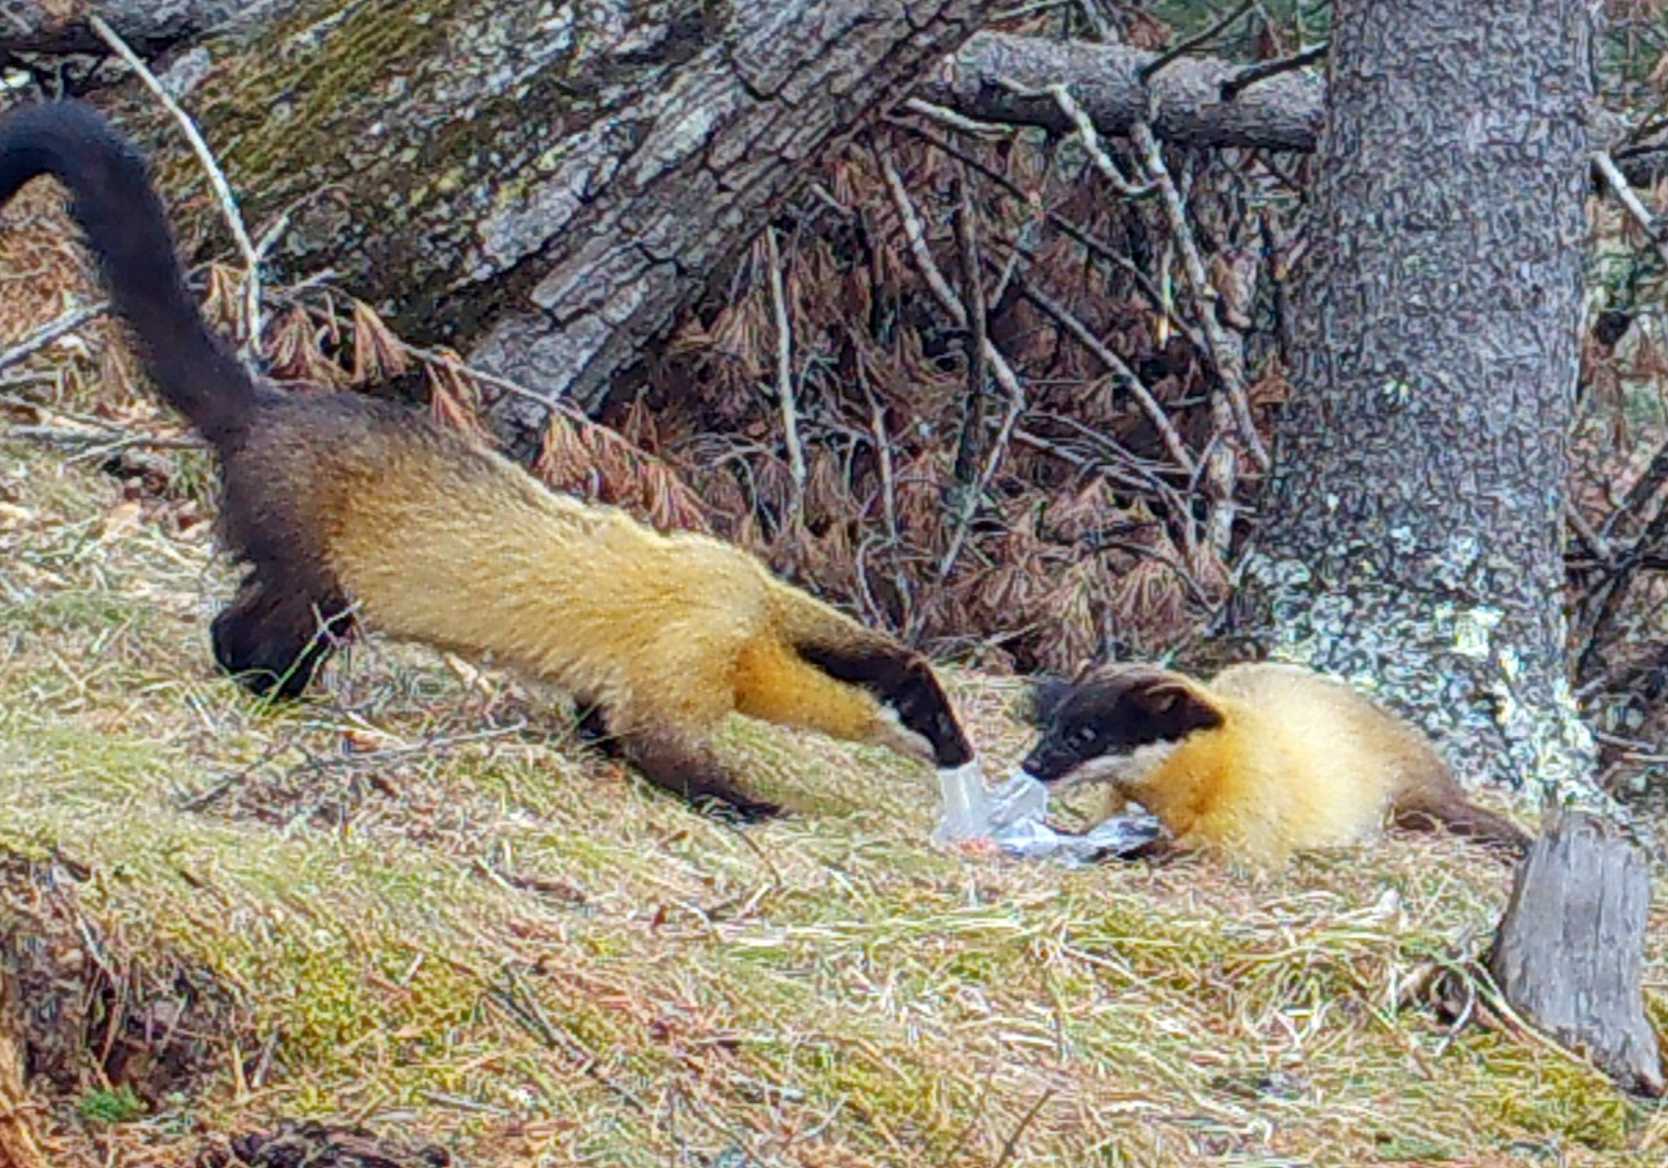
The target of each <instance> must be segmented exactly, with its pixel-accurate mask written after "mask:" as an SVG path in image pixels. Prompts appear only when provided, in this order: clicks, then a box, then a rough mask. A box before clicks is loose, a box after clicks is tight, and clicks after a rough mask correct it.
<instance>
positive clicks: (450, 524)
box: [0, 102, 972, 814]
mask: <svg viewBox="0 0 1668 1168" xmlns="http://www.w3.org/2000/svg"><path fill="white" fill-rule="evenodd" d="M40 174H50V175H53V176H54V177H56V178H57V179H58V180H59V181H60V182H62V183H63V184H64V185H65V186H66V187H68V188H69V190H70V192H71V194H72V195H73V196H74V199H73V203H72V211H73V214H74V216H75V218H76V220H77V221H78V222H79V223H80V224H81V227H82V230H83V231H84V232H85V234H86V238H87V242H88V244H89V245H90V246H91V248H92V250H93V251H94V252H95V253H97V255H98V258H99V260H100V263H101V266H102V270H103V273H104V278H105V281H106V283H107V284H108V285H109V288H110V293H111V299H112V302H113V303H114V305H115V308H116V310H117V312H118V313H119V314H120V315H121V316H123V317H124V318H126V320H127V322H128V324H129V326H130V327H131V330H132V332H133V334H134V338H135V340H136V341H137V348H138V352H139V354H140V356H141V359H142V360H143V362H144V365H145V369H146V371H147V372H148V373H149V375H150V377H151V380H152V381H154V382H155V384H156V386H157V388H158V389H159V390H160V391H161V393H162V396H163V397H164V398H165V399H166V400H167V401H168V402H169V403H170V404H171V405H172V406H174V407H175V408H176V409H178V410H179V411H180V412H181V413H183V414H184V415H185V416H186V417H187V418H188V419H189V420H190V421H191V423H192V425H193V426H195V427H196V428H197V429H198V430H199V431H200V432H201V433H202V434H203V435H204V437H206V438H207V439H208V440H209V441H210V442H211V443H212V444H213V447H214V449H215V451H216V454H217V455H218V460H219V464H220V469H221V480H222V482H221V488H222V489H221V508H220V529H221V534H222V538H223V541H224V542H225V543H226V544H227V546H228V548H229V550H230V551H231V552H232V553H233V554H234V555H235V556H236V557H237V558H238V559H239V560H240V561H242V562H243V563H245V564H246V565H247V568H248V572H247V575H246V576H245V578H244V580H243V582H242V584H241V586H240V588H239V590H238V593H237V595H236V597H235V598H234V599H233V601H232V603H231V605H230V606H229V607H227V608H226V609H224V610H223V611H222V612H220V614H219V615H218V616H216V617H215V619H214V623H213V627H212V639H213V643H214V655H215V658H216V660H217V661H218V662H219V663H220V665H221V666H222V667H223V668H224V669H226V670H227V671H229V672H230V673H232V674H234V675H237V676H238V677H239V678H240V679H241V680H242V681H244V683H245V684H246V685H248V686H249V688H251V689H253V690H255V691H256V692H259V693H269V692H273V691H276V692H277V693H279V694H281V695H284V696H289V697H293V696H295V695H296V694H298V693H300V692H301V690H302V689H303V688H304V687H305V686H306V685H307V683H308V681H309V680H310V679H311V678H312V676H313V673H314V671H315V670H316V669H317V667H318V666H319V664H320V662H321V661H323V659H324V658H325V657H326V656H327V655H328V653H329V652H330V649H331V644H332V640H333V639H334V638H336V637H341V636H343V635H345V634H347V633H349V632H350V631H351V629H352V625H353V621H354V620H355V614H362V615H363V616H364V617H365V618H367V619H368V621H369V622H370V623H371V624H372V625H374V626H376V627H378V628H381V629H383V630H384V631H386V632H387V633H389V634H390V635H392V636H394V637H398V638H404V639H409V640H415V641H422V642H425V643H427V644H430V645H433V646H437V647H439V648H443V649H449V650H453V651H455V652H459V653H463V654H466V655H474V656H480V655H484V654H491V656H492V657H493V659H494V660H495V661H497V662H498V663H500V664H505V665H509V666H512V667H518V668H520V669H522V670H525V671H527V672H529V673H530V674H532V675H534V676H535V677H537V678H540V679H544V680H548V681H551V682H554V683H555V684H557V685H558V686H560V687H561V688H563V689H566V690H567V691H569V692H571V693H573V694H574V695H576V696H577V697H578V698H579V699H580V700H581V701H582V702H584V703H586V704H587V705H590V706H592V707H594V708H596V709H598V710H600V711H601V714H602V721H603V722H604V724H605V728H606V732H607V733H608V734H609V735H611V736H612V737H613V738H614V739H615V740H616V741H617V742H618V743H619V744H620V745H621V747H622V748H623V750H624V753H625V754H626V756H627V757H628V758H629V759H630V760H631V761H632V762H633V763H634V764H635V765H636V766H637V768H638V769H639V770H640V771H642V773H643V774H644V775H645V776H646V777H647V778H649V779H650V780H652V781H653V782H655V783H657V784H659V785H660V786H662V787H666V788H668V789H670V790H672V791H675V792H677V793H679V794H682V795H684V796H686V797H688V798H690V799H692V800H709V799H710V800H716V801H718V802H720V803H726V804H729V805H731V806H732V807H734V808H735V809H737V810H739V811H741V812H743V813H745V814H767V813H769V812H771V811H774V810H775V808H774V807H772V806H770V805H769V804H765V803H760V802H757V801H754V800H751V799H748V798H746V797H745V796H743V795H742V794H740V793H739V792H738V791H736V790H735V789H734V787H733V786H732V785H731V778H730V776H729V775H728V774H727V773H726V771H725V770H724V769H723V768H722V767H721V766H720V765H719V764H718V762H717V761H716V760H715V758H714V757H713V756H712V754H711V753H710V750H709V739H710V736H711V735H712V733H713V731H714V730H715V729H716V727H717V726H718V724H719V723H720V722H721V721H722V720H723V719H724V718H725V716H726V715H728V714H729V713H730V712H731V711H739V712H740V713H742V714H747V715H751V716H753V717H756V718H763V719H765V720H768V721H771V722H777V723H781V724H783V725H787V726H794V727H803V728H806V729H811V730H818V731H822V732H824V733H826V734H830V735H833V736H835V737H839V738H844V739H848V740H854V741H857V742H868V743H876V744H880V745H884V746H887V747H890V748H892V749H894V750H896V751H899V752H901V753H903V754H905V755H908V756H911V757H914V758H918V759H921V760H923V761H926V762H930V763H936V764H938V765H940V766H959V765H960V764H962V763H964V762H967V761H969V760H970V759H971V757H972V751H971V749H970V747H969V745H968V742H967V739H966V738H965V737H964V736H963V733H962V730H961V726H960V724H959V723H958V721H957V719H956V715H955V713H954V711H953V709H952V708H951V706H950V703H949V701H948V699H947V698H946V697H945V695H944V691H943V690H942V689H941V688H940V686H939V684H938V681H937V679H936V678H935V677H934V675H933V672H932V670H931V668H930V667H929V666H928V664H927V662H926V661H925V660H924V659H923V658H922V657H921V656H920V655H918V654H916V653H914V652H912V651H910V650H908V649H907V648H905V647H904V646H903V645H901V644H899V643H898V642H897V641H895V640H893V639H892V638H891V637H889V636H886V635H885V634H882V633H879V632H875V631H873V630H870V629H867V628H865V627H863V626H862V625H860V624H858V623H857V622H856V621H854V620H852V619H851V618H849V617H847V616H844V615H843V614H841V613H840V612H838V611H836V610H835V609H833V608H831V607H829V606H828V605H826V604H823V603H821V602H819V601H817V600H815V599H813V598H812V597H810V596H808V595H806V594H805V593H804V592H801V591H799V590H798V589H796V588H793V587H790V586H789V585H787V584H784V583H782V582H781V581H779V580H777V579H775V578H774V577H773V576H771V575H770V574H769V573H768V572H767V571H766V570H765V569H764V567H763V566H762V565H761V564H760V563H759V562H758V561H757V560H756V559H754V558H753V557H752V556H750V555H748V554H747V553H745V552H743V551H741V550H739V549H737V548H735V547H732V546H730V545H728V544H725V543H721V542H719V541H717V540H714V539H709V538H706V537H703V536H698V535H690V534H679V535H661V534H658V533H656V532H655V531H653V530H651V529H649V528H647V527H644V526H643V525H641V524H639V523H637V522H635V521H634V520H632V519H631V518H629V517H628V516H626V515H625V514H623V513H621V512H619V511H616V510H613V509H610V508H603V507H593V506H587V505H585V504H583V503H581V502H579V501H578V500H575V499H572V498H567V497H564V496H560V495H557V494H555V493H553V492H551V491H549V490H546V489H545V488H544V487H543V486H542V485H541V484H539V483H538V482H537V481H535V480H534V479H533V478H532V477H531V476H529V475H528V474H527V473H526V472H524V471H523V470H522V469H521V468H520V467H518V466H516V465H514V464H513V463H511V462H509V461H508V460H506V459H504V458H501V457H499V456H498V455H496V454H494V453H492V452H490V451H487V450H483V449H480V448H478V447H477V446H475V445H473V444H472V443H470V442H468V441H466V440H464V439H463V438H461V437H460V436H458V435H456V434H454V433H452V432H449V431H445V430H442V429H440V428H439V427H437V426H435V425H433V424H432V423H430V422H429V421H428V420H427V419H426V418H425V417H423V416H422V415H421V414H419V413H417V412H416V411H413V410H408V409H405V408H402V407H400V406H396V405H392V404H389V403H385V402H380V401H377V400H374V399H372V398H369V397H366V396H364V395H360V394H328V395H314V394H306V395H301V394H284V393H280V392H277V391H276V390H274V389H273V388H271V387H270V386H267V385H264V384H260V383H257V382H256V381H255V380H254V379H252V378H251V376H250V375H249V373H248V372H247V371H246V370H245V369H244V367H243V365H242V364H241V363H240V362H239V361H238V360H237V358H236V356H235V355H234V354H233V353H232V351H231V350H230V349H229V348H228V347H227V346H226V344H225V343H224V342H223V341H222V340H221V339H220V338H219V337H218V336H216V335H215V333H214V332H213V331H212V330H211V329H209V328H208V326H207V324H206V323H205V322H204V321H203V319H202V317H201V315H200V314H199V312H198V310H197V307H196V303H195V301H194V300H193V299H192V297H191V295H190V293H189V291H188V290H187V288H186V285H185V279H184V273H183V271H182V269H181V266H180V263H179V260H178V257H177V255H176V252H175V247H174V242H173V237H172V234H171V232H170V230H169V227H168V223H167V220H166V216H165V214H164V210H163V206H162V202H161V199H160V198H159V197H158V195H157V193H156V191H155V189H154V188H153V186H152V184H151V181H150V179H149V177H148V175H147V172H146V168H145V165H144V162H143V160H142V159H141V158H140V156H139V154H138V153H137V151H136V150H135V149H134V147H133V145H132V144H131V143H130V142H129V141H128V140H127V139H126V138H124V137H123V136H122V135H121V134H119V133H118V132H117V131H116V130H115V129H114V128H113V127H111V126H110V124H109V123H108V122H106V121H105V120H104V118H103V117H102V116H100V115H99V114H98V113H96V112H95V111H93V110H92V109H90V108H88V107H86V106H83V105H79V104H76V103H72V102H61V103H48V104H42V105H35V106H30V107H26V108H22V109H17V110H14V111H11V112H10V113H7V114H5V115H4V116H3V117H0V203H4V202H5V201H6V200H8V199H9V198H10V197H11V196H12V194H13V193H14V192H15V191H16V190H17V188H18V187H19V186H21V185H22V184H23V183H25V182H26V181H28V180H29V179H32V178H34V177H35V176H36V175H40ZM350 605H351V607H352V611H351V612H350Z"/></svg>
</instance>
